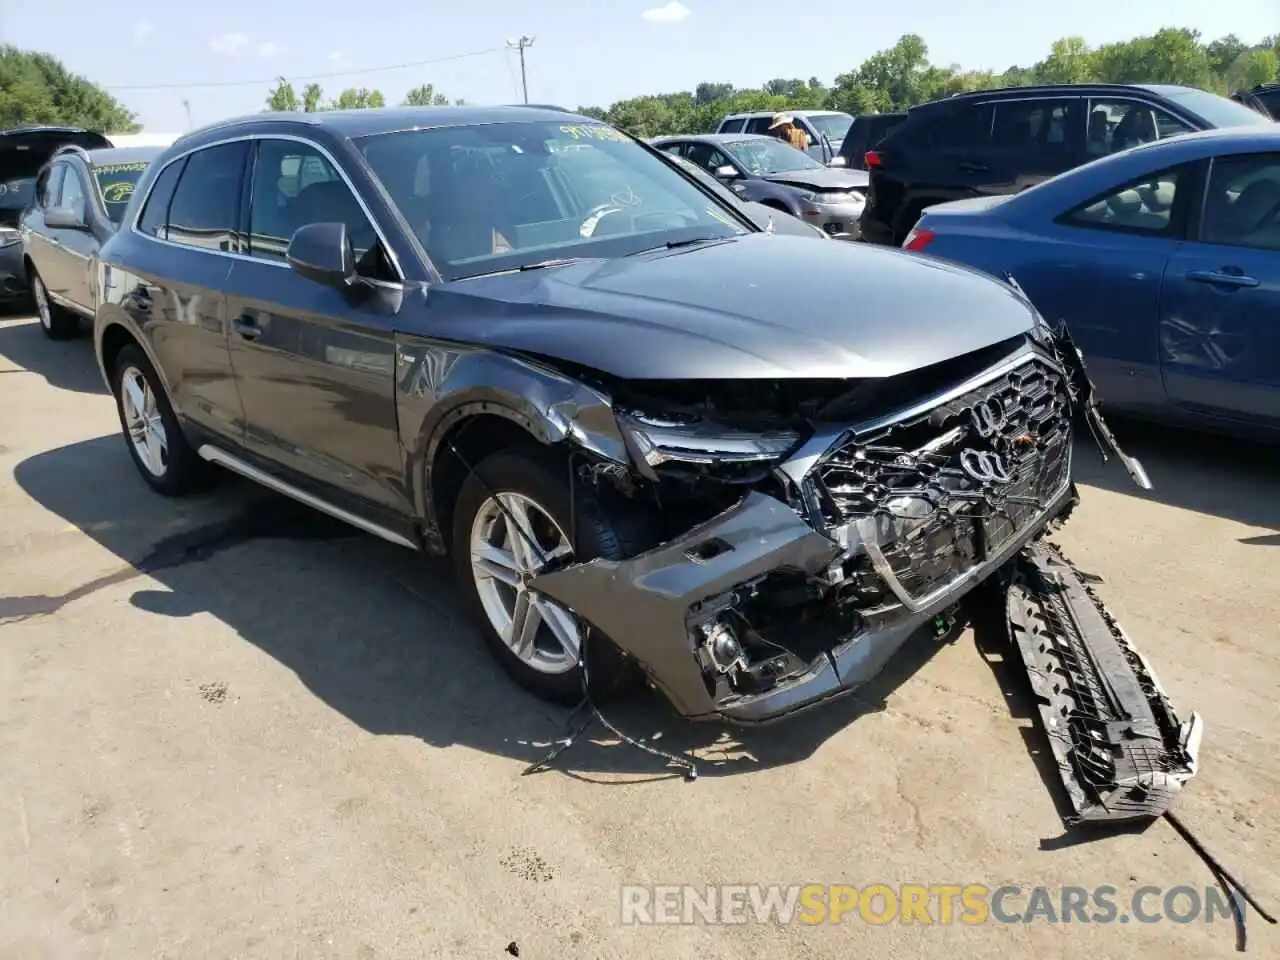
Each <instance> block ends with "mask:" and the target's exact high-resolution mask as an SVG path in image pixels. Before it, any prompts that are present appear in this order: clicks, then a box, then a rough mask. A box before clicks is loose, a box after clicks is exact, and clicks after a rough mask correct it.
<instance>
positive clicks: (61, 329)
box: [27, 266, 80, 340]
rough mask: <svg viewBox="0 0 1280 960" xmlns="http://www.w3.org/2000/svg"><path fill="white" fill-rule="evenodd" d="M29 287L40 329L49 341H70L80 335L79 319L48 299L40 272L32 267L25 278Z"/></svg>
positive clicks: (47, 290)
mask: <svg viewBox="0 0 1280 960" xmlns="http://www.w3.org/2000/svg"><path fill="white" fill-rule="evenodd" d="M27 279H28V282H29V283H30V285H31V299H32V300H34V301H35V304H36V314H37V316H39V317H40V328H41V329H42V330H44V335H45V336H46V337H48V338H49V339H50V340H70V339H71V338H73V337H75V336H78V335H79V333H80V318H79V317H77V316H76V315H75V314H74V313H72V312H71V311H69V310H65V309H63V308H62V307H60V306H58V305H57V304H56V303H54V302H53V301H52V300H50V299H49V288H48V287H46V286H45V285H44V280H42V279H41V278H40V271H39V270H37V269H36V268H35V267H34V266H33V267H32V268H31V274H30V276H29V277H28V278H27Z"/></svg>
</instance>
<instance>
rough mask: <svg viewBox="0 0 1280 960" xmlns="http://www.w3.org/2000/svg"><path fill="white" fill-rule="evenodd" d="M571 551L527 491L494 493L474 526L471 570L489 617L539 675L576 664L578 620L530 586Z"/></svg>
mask: <svg viewBox="0 0 1280 960" xmlns="http://www.w3.org/2000/svg"><path fill="white" fill-rule="evenodd" d="M572 553H573V548H572V546H571V544H570V543H569V538H568V537H567V536H565V533H564V531H563V530H561V529H560V525H559V524H557V523H556V522H555V520H554V519H552V517H551V515H550V514H549V513H548V512H547V511H546V510H545V509H543V508H542V507H541V506H539V505H538V504H537V503H536V502H535V501H534V500H532V499H530V498H529V497H527V496H525V495H524V494H519V493H498V494H495V495H493V496H490V497H489V498H488V499H487V500H485V502H484V503H483V504H482V505H481V507H480V509H479V510H478V511H477V513H476V516H475V520H474V521H473V522H472V524H471V569H472V573H473V575H474V576H475V582H476V591H477V593H478V594H479V597H480V604H481V606H482V607H483V609H484V612H485V616H487V617H488V619H489V623H490V624H491V625H492V627H493V629H494V631H495V632H496V633H497V635H498V636H499V637H500V638H501V639H502V642H503V643H504V644H505V645H506V646H507V648H508V649H510V650H511V652H512V653H513V654H515V655H516V657H517V658H518V659H519V660H520V661H521V662H522V663H524V664H526V665H527V666H529V667H530V668H532V669H534V670H537V671H538V672H539V673H544V674H563V673H567V672H569V671H570V670H572V669H573V668H574V667H576V666H577V665H578V655H579V651H580V650H581V648H582V626H581V624H580V623H579V621H578V618H577V617H576V616H574V615H573V614H572V613H570V612H569V611H568V610H566V609H564V607H562V606H560V605H559V604H557V603H555V602H554V601H552V600H549V599H547V598H546V597H542V596H539V595H538V594H536V593H535V592H533V591H531V590H530V589H529V586H528V584H529V581H530V580H531V579H532V578H533V576H534V575H535V574H537V573H538V572H539V571H541V570H544V569H545V568H546V567H547V566H549V565H551V564H553V563H556V562H557V561H563V560H564V559H565V558H566V557H569V556H571V555H572Z"/></svg>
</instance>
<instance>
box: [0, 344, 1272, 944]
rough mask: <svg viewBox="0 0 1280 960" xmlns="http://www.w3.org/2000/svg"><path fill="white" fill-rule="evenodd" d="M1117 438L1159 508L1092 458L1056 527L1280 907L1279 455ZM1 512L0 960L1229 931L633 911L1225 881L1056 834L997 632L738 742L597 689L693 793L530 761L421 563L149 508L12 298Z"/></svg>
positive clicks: (1203, 821)
mask: <svg viewBox="0 0 1280 960" xmlns="http://www.w3.org/2000/svg"><path fill="white" fill-rule="evenodd" d="M1119 432H1120V433H1121V435H1122V439H1125V440H1126V441H1128V446H1129V447H1130V448H1131V449H1132V451H1133V452H1135V453H1137V454H1138V455H1140V456H1141V457H1142V458H1143V459H1144V461H1145V463H1146V465H1147V468H1148V470H1149V472H1150V474H1151V476H1152V479H1153V481H1154V483H1155V485H1156V490H1155V492H1154V493H1153V494H1152V495H1142V494H1140V493H1139V492H1138V491H1137V490H1136V489H1135V488H1133V487H1131V486H1130V485H1129V484H1128V481H1127V479H1126V478H1125V477H1124V475H1123V472H1122V471H1120V470H1119V469H1116V468H1113V467H1107V468H1103V467H1101V466H1100V465H1099V463H1098V458H1097V456H1096V454H1095V452H1094V451H1093V449H1091V448H1089V447H1086V446H1084V445H1083V444H1081V445H1080V447H1079V449H1078V454H1077V464H1078V467H1077V473H1078V475H1079V477H1080V480H1081V483H1082V492H1083V498H1084V501H1083V505H1082V507H1081V509H1080V510H1079V511H1078V512H1077V514H1076V516H1075V517H1074V518H1073V519H1072V521H1071V522H1070V524H1069V525H1068V526H1067V528H1066V529H1065V530H1064V531H1063V533H1062V535H1061V540H1062V542H1063V543H1064V545H1065V547H1066V549H1067V551H1068V553H1069V555H1070V556H1071V557H1072V558H1073V559H1074V560H1076V561H1077V562H1078V563H1079V564H1080V565H1081V566H1082V567H1083V568H1084V569H1086V570H1088V571H1091V572H1095V573H1097V574H1100V575H1101V576H1103V577H1104V578H1105V582H1104V583H1103V584H1102V585H1101V586H1100V587H1099V588H1098V589H1099V590H1100V592H1101V594H1102V595H1103V596H1104V597H1105V599H1106V600H1107V601H1108V602H1109V603H1110V604H1111V605H1112V607H1113V609H1114V611H1115V612H1116V614H1117V615H1118V616H1119V618H1120V621H1121V622H1122V623H1123V624H1124V626H1125V628H1126V630H1127V631H1128V632H1129V633H1130V635H1131V636H1132V637H1133V638H1134V639H1135V641H1136V642H1137V643H1138V645H1139V646H1140V647H1141V648H1142V650H1143V651H1144V652H1145V653H1146V654H1147V655H1148V657H1149V658H1150V659H1151V661H1152V662H1153V664H1154V665H1155V667H1156V670H1157V671H1158V673H1159V675H1160V678H1161V680H1162V681H1163V682H1164V685H1165V687H1166V688H1167V689H1168V691H1169V693H1170V695H1171V696H1172V698H1173V699H1174V702H1175V703H1176V704H1177V705H1178V706H1179V707H1180V708H1182V709H1183V710H1184V711H1187V710H1190V709H1192V708H1195V709H1198V710H1199V711H1201V713H1202V714H1203V716H1204V717H1205V721H1206V725H1207V730H1206V735H1205V740H1204V745H1203V751H1202V770H1201V774H1200V776H1199V777H1198V778H1197V779H1196V780H1195V781H1193V782H1192V784H1191V786H1190V788H1189V790H1188V791H1187V793H1186V794H1185V795H1184V796H1183V798H1182V800H1181V802H1180V805H1179V808H1178V809H1179V810H1180V812H1181V814H1182V816H1183V818H1184V819H1185V821H1186V822H1187V823H1188V824H1189V825H1190V826H1191V827H1192V828H1193V829H1194V830H1195V831H1196V833H1197V834H1198V835H1199V836H1200V838H1201V839H1202V840H1203V841H1204V843H1205V844H1206V845H1207V846H1208V848H1209V849H1210V850H1211V851H1213V852H1214V853H1215V854H1216V855H1217V856H1218V858H1219V859H1220V860H1221V861H1222V862H1223V863H1224V864H1225V865H1226V866H1227V868H1228V869H1229V870H1231V871H1233V872H1234V873H1235V874H1236V875H1237V876H1238V877H1239V878H1240V879H1241V880H1243V881H1244V882H1245V884H1246V885H1247V886H1249V887H1250V889H1251V891H1252V892H1253V893H1254V894H1255V895H1256V896H1258V897H1259V898H1260V899H1262V901H1263V903H1264V905H1270V907H1271V908H1272V910H1273V911H1277V910H1280V839H1278V838H1280V807H1278V806H1277V804H1276V797H1277V796H1280V753H1278V752H1277V750H1276V749H1275V743H1276V739H1277V734H1278V733H1280V723H1278V722H1277V713H1278V710H1280V706H1278V704H1280V699H1278V693H1280V616H1278V615H1277V612H1278V611H1280V496H1277V491H1278V490H1280V466H1278V463H1277V454H1276V452H1275V451H1274V450H1268V449H1266V448H1261V447H1254V446H1250V445H1247V444H1242V443H1231V442H1226V441H1222V440H1215V439H1205V438H1197V437H1193V436H1189V435H1187V434H1183V433H1177V432H1167V431H1154V430H1151V429H1143V428H1137V427H1131V426H1128V425H1124V426H1123V427H1122V428H1121V430H1120V431H1119ZM0 517H2V518H3V523H2V524H0V957H3V958H6V960H7V958H11V957H12V958H23V960H36V958H44V957H48V958H58V960H64V958H80V957H121V958H135V957H156V958H159V957H173V958H196V957H211V958H227V957H255V958H256V957H272V958H274V957H308V958H312V957H342V958H361V960H366V958H376V957H385V958H402V957H403V958H408V957H425V956H441V957H462V958H470V957H493V958H500V957H507V956H511V955H512V954H511V952H510V951H509V949H508V945H509V944H510V945H514V947H515V949H516V950H517V951H518V954H519V956H520V957H521V958H526V960H527V958H553V960H559V958H579V957H581V958H603V957H610V958H612V957H619V958H622V957H625V958H630V960H638V958H644V957H661V958H663V960H682V958H697V960H709V958H728V957H743V958H761V960H764V958H774V957H777V958H784V957H785V958H805V957H828V956H829V957H837V956H839V957H851V956H877V957H885V958H900V957H901V958H905V957H930V958H934V957H950V956H956V957H965V958H971V957H972V958H979V957H1002V958H1008V957H1036V958H1039V960H1050V958H1059V957H1061V958H1077V957H1078V958H1090V960H1096V958H1103V957H1105V958H1128V957H1134V958H1138V957H1142V958H1148V957H1166V956H1178V957H1218V956H1221V957H1226V956H1231V955H1234V953H1235V934H1234V931H1233V929H1232V925H1231V924H1230V922H1227V921H1224V920H1222V919H1218V920H1217V921H1215V922H1213V923H1205V922H1193V923H1187V924H1179V923H1175V922H1172V921H1171V920H1165V921H1163V922H1160V923H1153V924H1144V923H1127V924H1122V923H1111V924H1099V923H1089V924H1082V923H1079V922H1075V923H1069V924H1051V923H1047V922H1035V923H1030V924H1016V925H1009V924H1001V923H996V922H988V923H986V924H983V925H979V926H973V925H965V924H949V925H948V924H942V923H934V924H932V925H925V924H902V923H897V922H893V923H888V924H885V925H873V924H869V923H866V922H864V921H863V920H861V919H858V918H856V917H854V918H846V920H845V922H843V923H841V924H822V925H816V926H807V925H804V924H800V923H793V924H789V925H785V926H782V925H771V924H757V923H747V924H741V925H732V926H706V925H693V926H633V925H623V924H621V922H620V888H621V886H622V885H624V884H681V885H683V884H689V885H693V886H696V887H702V886H703V885H706V884H710V883H724V884H748V883H779V884H804V883H819V884H844V883H847V884H853V885H855V886H857V887H859V888H863V887H866V886H868V885H870V884H876V883H883V884H888V885H891V886H896V885H898V884H902V883H922V884H941V883H957V884H965V883H981V884H986V885H988V886H990V887H996V886H999V885H1001V884H1009V883H1011V884H1019V885H1022V886H1023V887H1025V888H1029V887H1031V886H1034V885H1037V884H1043V885H1046V886H1050V887H1054V888H1057V887H1061V886H1064V885H1076V886H1083V887H1086V888H1091V887H1094V886H1096V885H1099V884H1110V885H1113V886H1115V887H1116V888H1117V889H1118V890H1119V891H1120V895H1119V897H1118V899H1120V900H1121V901H1122V906H1123V902H1124V899H1125V897H1126V896H1127V895H1128V893H1129V892H1131V891H1133V890H1134V889H1135V888H1136V887H1138V886H1140V885H1143V884H1154V885H1158V886H1160V887H1162V888H1170V887H1174V886H1178V885H1190V886H1192V887H1195V888H1197V889H1199V890H1203V889H1204V888H1205V887H1206V886H1209V885H1212V883H1213V878H1212V876H1211V874H1210V873H1209V871H1208V870H1207V869H1206V867H1205V866H1204V864H1203V863H1202V861H1201V860H1200V859H1199V858H1198V857H1197V856H1196V855H1195V854H1194V853H1193V852H1192V851H1191V850H1190V849H1189V848H1188V846H1187V845H1186V844H1185V843H1184V842H1183V841H1182V840H1180V839H1179V838H1178V836H1177V835H1176V834H1175V832H1174V831H1173V829H1172V828H1171V827H1170V826H1169V825H1168V823H1166V822H1163V821H1161V822H1157V823H1155V824H1153V825H1151V826H1150V827H1149V828H1147V829H1145V830H1143V831H1133V832H1120V833H1117V832H1115V831H1111V832H1108V833H1106V834H1102V835H1096V834H1077V833H1076V832H1064V830H1063V827H1062V821H1061V819H1060V811H1059V805H1060V803H1061V802H1062V801H1061V799H1060V798H1061V791H1060V789H1059V787H1058V783H1057V780H1056V777H1055V775H1054V774H1053V773H1052V772H1051V771H1050V770H1048V769H1047V768H1046V767H1045V764H1044V757H1043V749H1042V748H1043V741H1042V739H1041V735H1040V733H1039V731H1038V730H1037V729H1036V728H1034V727H1033V726H1032V725H1031V723H1030V721H1029V720H1028V719H1026V716H1027V693H1026V686H1025V677H1023V676H1022V675H1020V674H1019V673H1018V671H1017V669H1016V668H1012V667H1011V666H1010V665H1008V664H1005V663H1003V662H1001V659H1000V654H999V651H1000V638H999V637H995V636H991V635H987V636H983V637H978V638H975V637H974V635H973V632H972V631H971V630H966V631H965V632H964V633H963V634H961V635H960V636H959V638H958V639H957V640H956V641H955V642H953V643H950V644H944V645H939V644H937V643H936V642H934V641H932V640H928V639H922V640H921V641H920V642H919V643H916V644H914V645H913V646H912V647H911V648H910V649H909V650H907V651H906V652H905V653H904V654H903V656H901V657H900V658H899V660H898V661H897V662H896V664H895V666H894V668H893V669H892V670H891V672H890V674H889V675H886V676H885V677H883V678H882V681H881V682H879V683H877V684H876V685H875V688H874V689H871V690H868V691H866V692H865V695H864V696H862V697H861V698H859V699H857V700H853V699H848V700H845V701H842V702H841V703H839V704H838V705H836V706H833V707H830V708H828V709H825V710H823V711H820V712H817V713H811V714H809V715H807V716H805V717H803V718H801V719H798V720H796V721H793V722H790V723H787V724H785V725H781V726H774V727H770V728H766V729H762V730H754V731H742V730H735V729H733V728H728V727H720V726H715V725H696V724H695V725H691V724H686V723H682V722H680V721H678V720H677V719H675V718H673V717H672V716H670V715H669V714H668V713H667V712H666V711H665V709H664V708H663V707H662V706H661V704H660V703H659V702H658V701H657V700H656V698H652V697H640V698H638V699H637V700H636V701H635V702H632V703H627V704H625V705H623V706H622V707H620V708H619V710H618V712H617V713H616V715H615V717H614V719H615V720H616V721H617V722H618V723H620V724H621V725H622V726H623V728H624V729H626V730H628V731H629V732H631V733H633V734H636V735H642V736H646V737H660V739H659V740H656V741H655V742H657V743H659V744H665V745H666V746H667V747H668V748H669V749H671V748H678V749H684V750H688V751H690V752H692V753H693V754H695V755H696V756H697V757H698V758H699V762H700V774H701V776H700V777H699V779H698V780H697V781H696V782H694V783H686V782H683V781H682V780H681V779H680V778H679V777H676V776H672V775H671V773H670V771H664V770H663V768H662V766H661V763H660V762H659V761H656V760H654V759H653V758H651V757H649V756H647V755H645V754H642V753H640V752H638V751H635V750H633V749H630V748H628V747H626V746H625V745H619V744H617V743H615V742H613V741H612V739H611V738H607V737H605V736H604V735H603V734H600V731H596V734H598V735H597V736H594V737H593V738H592V739H591V740H589V741H588V742H584V743H580V744H578V745H576V746H574V747H573V748H572V749H571V750H570V751H569V752H568V753H566V754H565V755H564V757H562V758H561V760H560V761H559V763H558V766H557V769H555V770H552V771H550V772H543V773H539V774H536V775H532V776H521V772H522V770H524V768H525V767H526V765H527V764H529V763H530V762H531V761H533V760H535V759H537V758H538V757H539V756H541V755H542V754H543V753H544V752H545V750H546V744H547V742H548V741H549V740H551V739H552V738H554V737H556V736H558V735H560V733H561V731H562V729H563V723H564V720H565V714H564V712H563V711H560V710H556V709H552V708H549V707H546V706H544V705H541V704H539V703H537V702H535V701H534V700H532V699H531V698H529V697H528V696H526V695H524V694H523V693H521V692H520V691H519V690H517V689H516V688H514V687H513V686H512V685H511V683H510V682H508V681H507V680H506V679H505V678H504V676H503V675H501V674H500V673H499V671H498V669H497V668H496V666H495V665H494V664H493V663H491V661H490V659H489V657H488V656H487V654H486V653H485V652H484V651H483V650H482V649H481V646H480V643H479V640H478V638H477V637H476V635H475V633H474V632H473V631H472V629H471V628H470V627H469V626H468V625H467V623H466V622H465V621H464V620H463V619H462V617H461V614H460V612H459V610H458V608H457V605H456V603H455V601H454V598H453V595H452V589H451V585H450V581H449V579H448V576H447V574H446V572H445V571H444V570H443V569H442V568H441V565H440V564H438V563H435V564H433V563H429V562H425V561H424V560H423V559H422V558H420V557H418V556H415V555H414V554H412V553H410V552H408V551H402V550H399V549H397V548H396V547H393V546H390V545H387V544H384V543H382V542H381V541H378V540H375V539H372V538H370V537H367V536H365V535H363V534H360V533H356V532H353V531H349V530H347V529H346V528H344V527H341V526H339V525H336V524H334V523H331V522H329V521H328V520H326V519H324V518H321V517H319V516H317V515H315V514H312V513H310V512H308V511H307V510H305V509H303V508H300V507H295V506H294V505H292V503H291V502H289V501H285V500H282V499H280V498H277V497H275V496H273V495H269V494H265V493H262V492H259V491H257V490H255V489H253V488H251V487H249V486H248V485H246V484H243V483H240V482H237V481H234V480H232V479H230V478H228V480H227V482H225V483H222V484H221V485H220V486H219V487H218V488H217V489H215V490H214V491H212V492H210V493H209V494H207V495H202V496H201V497H200V498H197V499H193V500H187V501H178V502H175V501H170V500H165V499H163V498H161V497H159V496H156V495H154V494H152V493H151V492H150V491H149V490H147V488H146V487H145V486H144V484H143V483H142V481H141V480H140V479H139V478H138V477H137V476H136V474H135V471H134V467H133V465H132V463H131V462H130V461H129V459H128V456H127V454H126V451H125V448H124V446H123V442H122V441H121V439H120V437H119V435H118V424H117V421H116V415H115V410H114V406H113V403H112V401H111V399H110V398H109V397H108V396H107V395H106V393H105V391H104V388H103V386H102V383H101V381H100V379H99V378H98V375H97V373H96V371H95V370H94V367H93V362H92V350H91V345H90V344H89V342H88V341H87V340H86V339H81V340H75V341H71V342H67V343H53V342H50V341H48V340H46V339H45V338H44V336H43V335H42V333H41V331H40V329H39V327H38V325H37V324H36V323H35V322H33V321H30V320H23V319H6V320H2V321H0ZM1042 772H1043V773H1042ZM1157 902H1158V901H1157ZM1122 912H1123V911H1122ZM1248 929H1249V940H1250V942H1249V952H1250V953H1251V954H1254V955H1256V956H1264V957H1265V956H1277V955H1280V933H1278V932H1277V928H1275V927H1268V926H1267V925H1266V924H1264V923H1263V922H1262V921H1261V920H1260V919H1259V918H1258V916H1257V915H1256V914H1254V913H1252V912H1250V915H1249V928H1248Z"/></svg>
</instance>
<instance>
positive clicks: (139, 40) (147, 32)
mask: <svg viewBox="0 0 1280 960" xmlns="http://www.w3.org/2000/svg"><path fill="white" fill-rule="evenodd" d="M155 32H156V28H155V27H154V26H152V25H151V24H149V23H147V21H145V20H139V21H138V22H137V23H135V24H134V25H133V44H134V46H141V45H142V44H143V43H145V42H146V39H147V37H149V36H151V34H153V33H155Z"/></svg>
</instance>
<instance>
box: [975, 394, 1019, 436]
mask: <svg viewBox="0 0 1280 960" xmlns="http://www.w3.org/2000/svg"><path fill="white" fill-rule="evenodd" d="M969 419H970V420H971V421H973V429H974V430H976V431H978V436H980V437H994V436H995V435H996V434H997V433H998V432H999V431H1000V428H1001V427H1003V426H1004V425H1005V424H1006V423H1007V422H1008V419H1009V418H1008V416H1007V415H1006V414H1005V412H1004V404H1003V403H1001V402H1000V401H999V400H998V399H997V398H995V397H987V399H985V400H982V401H980V402H978V403H976V404H974V405H973V406H972V407H971V408H970V409H969Z"/></svg>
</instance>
